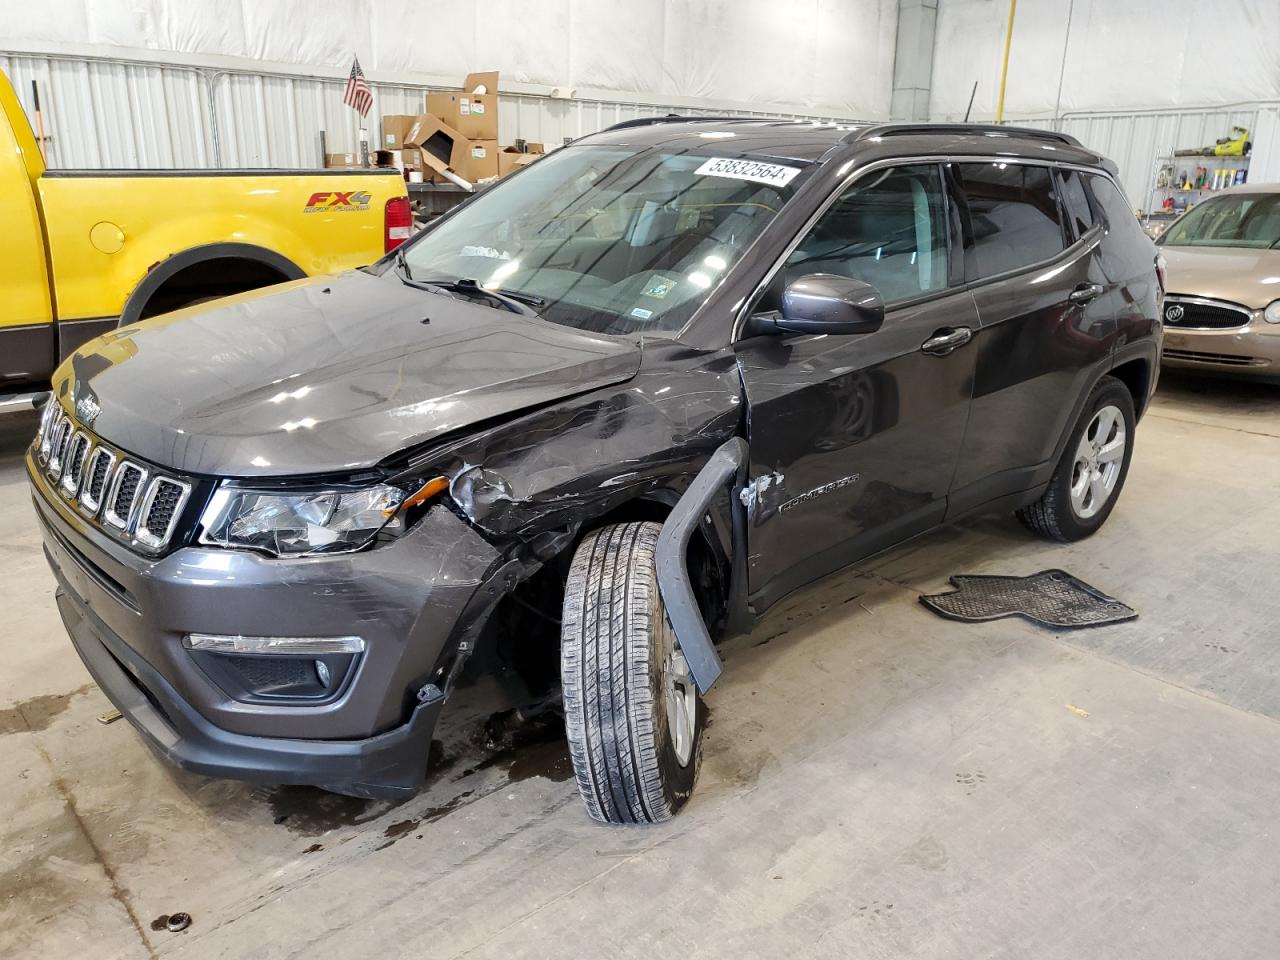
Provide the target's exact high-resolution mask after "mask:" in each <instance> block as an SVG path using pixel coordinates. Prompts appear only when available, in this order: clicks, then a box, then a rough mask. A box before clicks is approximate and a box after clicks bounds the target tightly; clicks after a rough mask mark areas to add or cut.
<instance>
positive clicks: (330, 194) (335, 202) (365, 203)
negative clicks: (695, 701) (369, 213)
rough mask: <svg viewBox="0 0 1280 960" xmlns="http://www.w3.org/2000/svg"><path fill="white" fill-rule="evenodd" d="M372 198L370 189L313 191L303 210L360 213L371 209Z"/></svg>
mask: <svg viewBox="0 0 1280 960" xmlns="http://www.w3.org/2000/svg"><path fill="white" fill-rule="evenodd" d="M372 199H373V197H372V196H371V195H370V193H369V191H368V190H359V191H356V190H326V191H324V192H322V193H313V194H312V195H311V198H310V199H309V200H307V203H306V206H304V207H303V208H302V212H303V213H321V212H325V213H359V212H360V211H361V210H368V209H369V201H370V200H372Z"/></svg>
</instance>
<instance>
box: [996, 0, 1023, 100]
mask: <svg viewBox="0 0 1280 960" xmlns="http://www.w3.org/2000/svg"><path fill="white" fill-rule="evenodd" d="M1017 11H1018V0H1009V29H1008V30H1006V31H1005V35H1004V63H1003V64H1001V66H1000V98H999V99H998V100H997V101H996V123H1004V85H1005V81H1007V80H1008V79H1009V47H1011V46H1012V45H1013V15H1014V14H1015V13H1017Z"/></svg>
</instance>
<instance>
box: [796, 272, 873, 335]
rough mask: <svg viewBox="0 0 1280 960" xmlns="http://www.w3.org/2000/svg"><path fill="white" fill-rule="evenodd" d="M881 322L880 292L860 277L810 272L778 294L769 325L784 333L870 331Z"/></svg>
mask: <svg viewBox="0 0 1280 960" xmlns="http://www.w3.org/2000/svg"><path fill="white" fill-rule="evenodd" d="M883 323H884V299H883V298H882V297H881V296H880V291H879V290H877V289H876V288H875V287H873V286H872V285H871V284H869V283H865V282H863V281H862V280H850V279H849V278H848V277H837V276H836V275H835V274H831V273H811V274H809V275H808V276H807V277H801V278H800V279H799V280H793V281H792V282H791V283H790V284H788V285H787V288H786V290H784V291H783V293H782V311H781V312H780V313H779V314H778V315H776V316H774V317H773V318H772V326H773V327H774V329H776V330H779V331H785V332H786V333H830V334H849V333H872V332H873V331H876V330H879V329H880V326H881V325H882V324H883Z"/></svg>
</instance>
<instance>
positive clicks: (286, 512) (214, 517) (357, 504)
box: [200, 484, 405, 557]
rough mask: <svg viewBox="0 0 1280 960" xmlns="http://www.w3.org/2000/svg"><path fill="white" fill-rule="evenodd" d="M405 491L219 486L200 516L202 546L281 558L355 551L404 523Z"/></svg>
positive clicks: (383, 488)
mask: <svg viewBox="0 0 1280 960" xmlns="http://www.w3.org/2000/svg"><path fill="white" fill-rule="evenodd" d="M404 499H405V492H404V491H403V490H401V489H399V488H398V487H392V486H389V485H387V484H379V485H378V486H376V487H368V488H366V489H364V490H350V491H349V490H314V491H309V492H306V493H274V492H268V491H264V490H245V489H242V488H239V487H226V486H223V487H220V488H219V489H218V490H217V492H216V493H214V495H213V497H212V498H211V499H210V501H209V506H208V507H206V508H205V511H204V516H203V517H201V526H202V527H203V531H202V532H201V534H200V542H201V543H206V544H214V545H216V546H220V547H248V548H250V549H253V550H265V551H267V552H268V553H273V554H275V555H276V556H280V557H290V556H302V555H305V554H311V553H349V552H351V551H353V550H359V549H360V548H361V547H363V546H364V545H365V544H367V543H368V542H369V541H370V540H372V539H373V538H374V537H375V536H377V534H378V532H379V531H380V530H382V529H384V528H391V529H396V528H398V527H400V526H401V525H402V524H403V522H404V521H403V520H402V518H401V517H400V516H399V515H398V514H397V511H398V510H399V509H400V505H401V504H402V503H403V502H404Z"/></svg>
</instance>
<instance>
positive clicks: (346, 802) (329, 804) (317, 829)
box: [266, 786, 400, 837]
mask: <svg viewBox="0 0 1280 960" xmlns="http://www.w3.org/2000/svg"><path fill="white" fill-rule="evenodd" d="M266 800H267V805H268V806H269V807H270V808H271V816H272V820H273V822H274V823H276V824H278V825H282V826H284V827H287V828H288V829H289V830H290V831H291V832H293V833H296V834H300V835H302V836H310V837H314V836H319V835H320V834H322V833H328V832H329V831H330V830H337V829H339V828H341V827H354V826H358V825H359V824H362V823H368V822H369V821H370V820H376V819H377V818H378V817H380V816H382V815H383V814H384V813H387V812H388V811H389V810H393V809H394V808H396V807H397V806H399V805H400V802H397V801H394V800H365V799H363V798H361V797H347V796H343V795H342V794H338V793H329V792H328V791H325V790H321V789H320V788H319V787H300V786H283V787H275V788H273V789H272V790H271V791H270V792H268V793H267V796H266Z"/></svg>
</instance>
